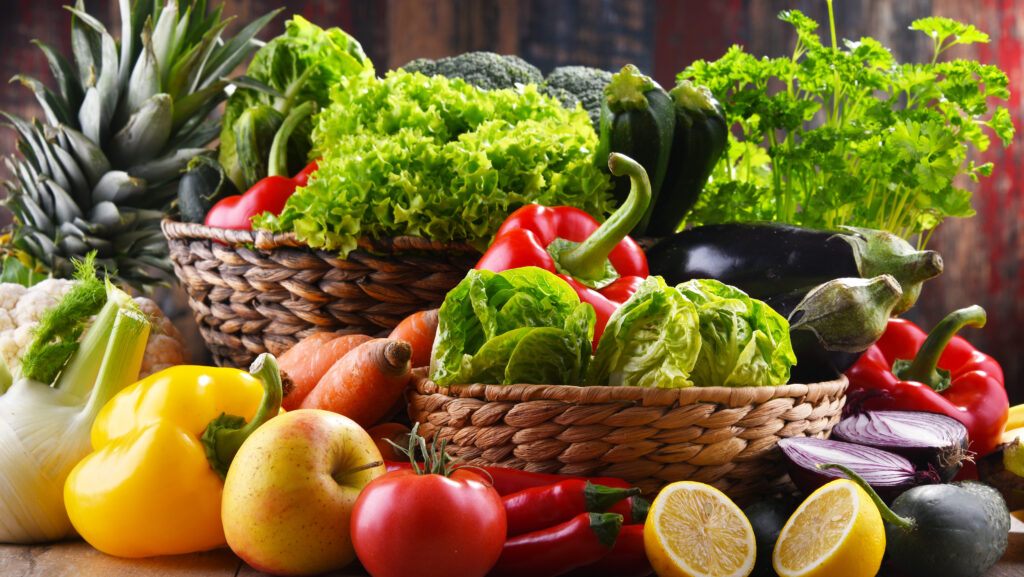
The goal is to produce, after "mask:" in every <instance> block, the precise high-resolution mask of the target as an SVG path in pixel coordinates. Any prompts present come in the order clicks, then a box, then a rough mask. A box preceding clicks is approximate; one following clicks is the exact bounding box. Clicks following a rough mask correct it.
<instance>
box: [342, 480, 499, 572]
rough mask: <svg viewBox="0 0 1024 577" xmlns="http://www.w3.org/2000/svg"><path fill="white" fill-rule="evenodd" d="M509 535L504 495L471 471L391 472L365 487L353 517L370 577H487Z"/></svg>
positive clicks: (358, 548) (356, 538)
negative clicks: (503, 501) (434, 472)
mask: <svg viewBox="0 0 1024 577" xmlns="http://www.w3.org/2000/svg"><path fill="white" fill-rule="evenodd" d="M505 532H506V520H505V508H504V507H503V506H502V503H501V497H500V496H499V495H498V492H497V491H495V490H494V488H493V487H491V486H490V485H488V484H487V482H486V481H485V480H484V479H483V477H481V476H480V475H477V474H476V473H473V472H471V471H470V470H467V469H456V470H455V471H454V472H452V473H451V475H450V476H449V477H445V476H442V475H435V474H426V475H417V474H416V473H415V472H414V471H412V470H408V469H405V470H397V471H392V472H390V473H387V474H385V475H382V476H381V477H378V478H376V479H374V480H373V481H372V482H371V483H370V484H369V485H367V486H366V487H365V488H364V489H363V491H362V492H361V493H360V494H359V499H357V500H356V505H355V508H354V509H353V511H352V543H353V545H355V549H356V555H357V556H358V557H359V561H360V562H361V563H362V564H363V567H364V568H365V569H366V571H367V572H368V573H369V574H370V575H371V576H372V577H408V576H410V575H417V576H420V577H483V576H484V575H486V574H487V572H488V571H490V569H491V567H493V566H494V564H495V563H496V562H497V560H498V557H499V556H501V550H502V547H503V546H504V544H505Z"/></svg>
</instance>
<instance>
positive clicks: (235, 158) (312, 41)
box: [219, 15, 373, 190]
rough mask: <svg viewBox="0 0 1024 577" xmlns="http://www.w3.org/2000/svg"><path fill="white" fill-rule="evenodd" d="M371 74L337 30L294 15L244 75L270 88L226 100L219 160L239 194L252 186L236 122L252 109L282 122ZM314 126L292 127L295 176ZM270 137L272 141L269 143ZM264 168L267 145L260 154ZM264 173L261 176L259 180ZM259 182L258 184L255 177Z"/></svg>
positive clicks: (359, 50)
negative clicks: (266, 110)
mask: <svg viewBox="0 0 1024 577" xmlns="http://www.w3.org/2000/svg"><path fill="white" fill-rule="evenodd" d="M367 71H370V72H372V71H373V64H372V63H371V62H370V60H369V58H367V57H366V54H365V53H364V52H363V47H362V46H361V45H360V44H359V42H357V41H356V40H355V39H354V38H352V37H351V36H349V35H348V34H346V33H345V32H344V31H343V30H341V29H340V28H330V29H327V30H324V29H322V28H320V27H319V26H317V25H316V24H313V23H312V22H309V21H308V20H306V19H305V18H303V17H301V16H298V15H295V16H293V17H292V19H291V20H289V21H288V22H287V23H286V24H285V32H284V34H281V35H280V36H277V37H275V38H273V39H272V40H270V41H269V42H267V43H266V44H265V45H263V47H261V48H260V49H259V50H257V51H256V54H255V55H254V56H253V59H252V62H251V63H250V64H249V67H248V69H247V70H246V73H245V75H246V77H247V78H248V79H250V80H253V81H255V83H253V85H256V83H259V84H263V85H265V87H266V88H267V89H269V90H259V89H257V88H254V87H246V84H242V85H240V86H238V87H237V89H236V90H235V92H234V93H233V94H232V95H231V97H230V98H228V101H227V104H226V105H225V108H224V118H223V125H222V127H221V133H220V138H221V145H220V152H219V160H220V163H221V165H222V166H224V168H225V169H226V170H227V171H228V175H229V176H230V177H231V180H232V181H234V183H235V185H236V186H237V187H238V188H239V189H240V190H247V189H248V188H249V187H251V186H252V185H253V184H254V183H255V182H254V181H252V177H251V175H248V174H245V173H244V166H245V165H246V164H247V163H248V162H249V159H247V158H244V157H240V156H239V154H238V151H237V139H238V135H237V134H236V131H235V121H236V120H237V119H238V118H239V117H240V116H241V115H242V113H243V112H245V111H246V110H247V109H250V108H259V107H270V108H273V109H274V110H276V111H277V112H278V113H280V116H281V117H282V118H283V117H284V116H286V115H287V114H288V112H289V111H290V110H291V108H292V107H294V106H298V105H300V104H302V103H303V102H307V101H310V100H312V101H314V102H316V103H317V105H318V106H319V107H321V108H323V107H325V106H327V105H328V104H329V103H330V90H331V87H332V86H334V85H335V84H337V83H338V81H339V80H340V79H341V78H343V77H347V76H352V75H355V74H360V73H365V72H367ZM312 130H313V122H312V121H311V120H308V119H307V120H306V121H304V122H303V123H302V124H300V125H299V127H298V128H297V129H296V131H295V133H294V134H293V136H292V138H291V139H290V140H289V146H288V168H289V170H290V171H292V172H297V171H298V170H299V169H301V168H302V167H303V166H305V164H306V162H308V160H309V158H308V157H309V152H310V150H311V148H312V141H311V139H310V133H311V132H312ZM272 136H273V135H271V139H272ZM258 153H259V154H261V155H262V158H263V160H264V164H265V161H266V158H267V156H268V155H269V154H270V147H269V145H267V147H266V149H265V150H260V151H258ZM265 176H267V175H266V174H265V173H264V174H262V175H261V176H259V178H263V177H265ZM259 178H257V180H258V179H259Z"/></svg>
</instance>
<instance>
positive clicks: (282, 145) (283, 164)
mask: <svg viewBox="0 0 1024 577" xmlns="http://www.w3.org/2000/svg"><path fill="white" fill-rule="evenodd" d="M315 108H316V104H315V103H314V102H312V101H310V102H306V103H304V104H302V105H301V106H297V107H295V108H293V109H292V110H291V112H289V113H288V116H286V117H285V119H284V121H283V122H282V123H281V128H280V129H279V130H278V131H277V134H275V135H274V141H273V143H272V144H271V146H270V159H269V160H270V162H269V166H268V174H269V176H267V177H266V178H263V179H261V180H260V181H259V182H257V183H256V184H254V185H252V188H250V189H249V190H247V191H245V193H243V194H236V195H233V196H228V197H225V198H222V199H221V200H220V201H218V202H217V204H215V205H213V207H212V208H211V209H210V212H209V213H208V214H207V215H206V221H205V223H204V224H206V226H212V227H216V228H227V229H234V230H252V217H254V216H257V215H259V214H263V213H264V212H269V213H272V214H280V213H281V211H282V210H283V209H284V205H285V203H286V202H287V201H288V198H290V197H291V195H292V194H294V193H295V189H296V188H298V187H301V186H306V184H307V182H308V181H309V175H310V174H312V173H313V172H315V171H316V169H317V162H316V161H315V160H314V161H313V162H311V163H309V164H308V165H307V166H306V167H305V168H303V169H302V171H300V172H299V173H298V174H297V175H295V177H292V178H289V177H288V176H286V175H285V173H286V171H287V170H288V168H287V167H288V139H289V138H291V135H292V132H294V131H295V128H296V127H298V125H299V124H300V123H301V122H302V121H303V120H305V119H306V117H308V116H310V115H311V114H313V112H314V111H315Z"/></svg>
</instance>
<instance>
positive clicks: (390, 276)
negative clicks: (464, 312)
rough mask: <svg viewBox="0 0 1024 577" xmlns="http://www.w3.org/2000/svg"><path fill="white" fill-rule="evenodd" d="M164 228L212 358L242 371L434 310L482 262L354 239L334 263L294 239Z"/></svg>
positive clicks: (424, 243)
mask: <svg viewBox="0 0 1024 577" xmlns="http://www.w3.org/2000/svg"><path fill="white" fill-rule="evenodd" d="M161 227H162V229H163V232H164V236H166V237H167V241H168V245H169V247H170V255H171V261H172V262H173V264H174V270H175V273H176V274H177V276H178V278H179V279H180V280H181V282H182V284H183V285H184V287H185V290H186V292H187V293H188V297H189V307H190V308H191V309H192V313H193V315H194V316H195V319H196V323H197V324H198V325H199V330H200V332H201V334H202V336H203V340H204V341H206V345H207V347H208V348H209V349H210V352H211V353H212V354H213V358H214V361H215V362H216V363H217V364H218V365H221V366H234V367H240V368H247V367H248V366H249V364H250V363H251V362H252V361H253V359H255V358H256V356H257V355H259V354H260V353H263V352H270V353H273V354H275V355H279V354H281V353H283V352H284V351H285V350H287V349H288V348H289V347H291V346H292V345H293V344H295V343H296V342H297V341H299V340H301V339H302V338H304V337H306V336H308V335H310V334H313V333H315V332H322V331H331V332H338V333H341V334H343V333H356V332H358V333H363V334H369V335H382V334H385V333H387V332H389V331H390V330H391V329H392V328H394V326H395V325H397V324H398V323H399V321H401V320H402V319H403V318H405V317H406V316H408V315H410V314H412V313H414V312H417V311H421V310H426V309H430V308H436V307H438V306H440V304H441V302H442V301H443V300H444V297H445V295H446V294H447V292H448V291H449V290H451V289H452V288H453V287H454V286H455V285H456V284H458V283H459V281H461V280H462V279H463V277H465V275H466V272H467V271H469V269H471V268H472V267H473V265H474V264H475V263H476V261H477V260H478V259H479V256H480V254H479V252H477V251H476V250H475V249H474V248H472V247H471V246H469V245H467V244H461V243H450V244H446V243H438V242H433V241H430V240H426V239H422V238H414V237H398V238H391V239H380V240H373V241H369V240H364V241H361V242H360V243H359V248H358V249H356V250H354V251H352V252H351V253H349V255H348V257H347V258H346V259H340V258H338V255H337V254H335V253H331V252H326V251H317V250H313V249H311V248H310V247H309V246H307V245H305V244H304V243H302V242H300V241H298V240H297V239H296V238H295V236H294V234H271V233H269V232H267V231H262V230H257V231H248V230H227V229H221V228H213V227H208V226H203V225H201V224H194V223H183V222H176V221H172V220H169V219H164V221H163V222H162V223H161Z"/></svg>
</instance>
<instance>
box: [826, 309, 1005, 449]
mask: <svg viewBox="0 0 1024 577" xmlns="http://www.w3.org/2000/svg"><path fill="white" fill-rule="evenodd" d="M984 324H985V311H984V310H983V309H982V308H981V307H979V306H972V307H968V308H965V309H960V310H958V311H955V312H953V313H951V314H950V315H949V316H947V317H946V318H945V319H943V320H942V321H940V322H939V324H938V325H936V326H935V328H934V329H932V332H931V334H925V332H924V331H923V330H921V329H920V328H918V327H917V326H916V325H914V324H913V323H911V322H910V321H907V320H904V319H895V318H894V319H890V320H889V325H888V327H887V328H886V330H885V333H884V334H883V335H882V338H881V339H879V341H878V342H877V343H875V344H874V345H872V346H871V348H869V349H868V350H867V351H866V352H865V353H864V354H863V355H862V356H861V358H860V359H859V360H858V361H857V362H856V363H855V364H854V365H853V366H852V367H851V368H850V369H849V370H848V371H847V372H846V375H847V377H849V379H850V387H849V390H848V391H847V395H848V397H850V400H851V402H852V403H857V404H859V405H860V406H861V407H862V408H863V409H866V410H876V409H882V410H884V409H897V410H907V411H927V412H931V413H940V414H943V415H947V416H949V417H953V418H954V419H957V420H958V421H960V422H961V423H963V424H964V426H966V427H967V437H968V439H969V441H970V449H971V451H974V452H975V453H976V454H977V456H979V457H981V456H984V455H986V454H988V453H991V452H992V451H993V450H994V449H995V448H996V446H997V445H998V444H999V440H1000V437H1001V436H1002V433H1003V427H1004V426H1005V425H1006V419H1007V417H1008V415H1009V408H1010V403H1009V400H1008V399H1007V396H1006V388H1005V386H1004V380H1003V371H1002V369H1001V368H1000V366H999V364H998V363H997V362H996V361H995V359H993V358H992V357H990V356H988V355H986V354H985V353H982V352H980V351H978V350H976V349H975V348H974V347H972V346H971V345H970V344H969V343H968V342H967V341H966V340H964V339H963V338H961V337H958V336H955V334H956V332H957V331H958V330H959V329H960V328H961V327H963V326H964V325H970V326H974V327H981V326H984ZM903 359H913V360H912V361H907V360H903Z"/></svg>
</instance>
